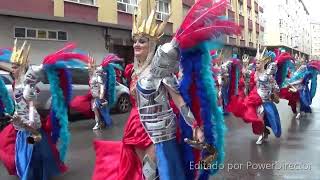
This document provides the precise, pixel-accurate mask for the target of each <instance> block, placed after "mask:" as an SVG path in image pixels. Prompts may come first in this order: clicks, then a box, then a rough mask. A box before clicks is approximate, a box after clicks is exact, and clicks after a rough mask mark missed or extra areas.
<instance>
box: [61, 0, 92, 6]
mask: <svg viewBox="0 0 320 180" xmlns="http://www.w3.org/2000/svg"><path fill="white" fill-rule="evenodd" d="M65 1H69V2H74V3H79V4H86V5H91V6H95V5H96V0H65Z"/></svg>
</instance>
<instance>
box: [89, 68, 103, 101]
mask: <svg viewBox="0 0 320 180" xmlns="http://www.w3.org/2000/svg"><path fill="white" fill-rule="evenodd" d="M89 83H90V91H91V95H92V97H94V98H98V97H99V96H100V85H101V83H103V81H102V78H101V77H100V76H99V75H98V74H97V73H96V72H95V73H94V74H93V76H92V77H91V79H90V81H89Z"/></svg>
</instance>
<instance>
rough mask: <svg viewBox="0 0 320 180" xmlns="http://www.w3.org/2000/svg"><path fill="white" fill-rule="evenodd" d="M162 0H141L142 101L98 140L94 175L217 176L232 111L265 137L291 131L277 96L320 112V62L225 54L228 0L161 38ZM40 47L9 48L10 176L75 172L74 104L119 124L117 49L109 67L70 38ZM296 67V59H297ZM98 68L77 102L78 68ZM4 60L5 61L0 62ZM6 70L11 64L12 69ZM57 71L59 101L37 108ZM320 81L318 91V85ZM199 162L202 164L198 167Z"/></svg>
mask: <svg viewBox="0 0 320 180" xmlns="http://www.w3.org/2000/svg"><path fill="white" fill-rule="evenodd" d="M154 4H155V2H154V1H153V0H140V1H139V4H138V10H137V12H136V13H134V15H133V29H132V38H133V41H134V44H133V49H134V62H133V64H129V65H127V66H126V68H125V70H124V77H125V78H126V79H127V82H128V85H129V89H130V95H131V96H130V97H131V104H132V109H131V112H130V115H129V118H128V120H127V123H126V125H125V127H124V134H123V138H122V141H104V140H95V141H94V143H93V144H94V149H95V152H96V164H95V168H94V172H93V177H92V178H93V179H95V180H106V179H110V180H111V179H112V180H113V179H120V180H128V179H133V180H140V179H146V180H154V179H165V180H166V179H176V178H178V179H209V176H210V175H213V174H215V173H216V172H217V171H218V167H219V165H220V164H222V163H223V161H224V156H225V151H224V135H225V129H226V127H225V124H224V118H223V112H229V113H233V114H234V115H235V116H236V117H239V118H242V119H243V120H244V121H245V122H246V123H252V128H253V132H254V134H257V135H259V139H258V141H257V144H261V143H263V142H264V141H265V140H266V139H267V137H268V135H269V134H270V130H269V129H268V128H271V129H272V131H273V132H274V134H275V136H276V137H280V135H281V123H280V117H279V114H278V111H277V108H276V106H275V104H274V103H278V102H279V98H283V99H287V100H288V101H289V105H290V106H291V108H292V111H293V112H294V113H296V114H297V115H296V117H297V118H300V117H301V115H302V114H301V113H302V112H311V108H310V105H311V101H312V98H313V97H314V95H315V92H316V82H317V79H316V78H317V74H318V73H319V71H320V63H319V62H318V61H310V62H308V63H307V62H306V61H302V60H297V59H294V58H292V57H291V55H290V54H289V53H286V52H283V51H281V50H275V52H272V51H266V50H264V51H263V52H262V53H260V51H259V49H258V51H257V55H256V58H253V59H250V58H249V56H244V57H243V58H242V60H239V59H237V55H233V56H232V58H230V59H226V58H224V57H223V53H221V52H222V49H223V47H222V43H221V40H220V37H221V36H223V35H239V34H240V33H241V29H240V28H239V26H237V25H236V24H235V23H234V22H231V21H229V20H227V19H226V18H225V17H223V15H224V13H225V11H226V9H227V7H228V2H227V1H226V0H221V1H219V2H213V1H212V0H199V1H197V2H196V3H195V4H194V5H193V6H192V7H191V9H190V10H189V12H188V14H187V15H186V17H185V19H184V20H183V22H182V24H181V26H180V27H179V28H178V30H177V31H176V33H175V34H174V37H173V38H172V40H171V41H170V42H169V43H165V44H163V45H158V40H159V39H160V38H161V36H162V35H163V34H164V30H165V26H166V23H167V20H165V21H163V22H162V23H161V24H157V21H156V7H154V6H153V5H154ZM29 51H30V45H27V43H26V42H24V43H23V45H22V46H21V47H20V48H18V46H17V41H15V43H14V47H13V48H12V49H1V50H0V61H1V62H2V63H8V64H11V68H9V71H10V72H11V75H12V77H13V79H14V82H13V85H12V94H10V93H9V92H10V91H9V90H8V89H7V87H6V86H5V84H4V82H3V81H2V79H0V91H1V92H0V118H1V120H2V121H6V120H7V121H8V122H10V123H9V124H8V125H7V126H6V127H5V128H4V129H3V130H2V131H1V132H0V160H1V161H2V162H3V164H4V165H5V167H6V168H7V170H8V172H9V174H10V175H17V176H18V177H19V178H20V179H22V180H38V179H39V180H46V179H50V178H51V177H52V176H57V175H59V174H61V173H63V172H65V171H66V170H67V167H66V165H65V160H66V154H67V150H68V145H69V143H70V132H69V130H68V108H69V107H71V108H73V109H75V110H78V111H79V112H82V113H84V114H85V115H87V116H88V117H93V118H94V119H95V122H96V124H95V126H94V127H93V129H94V130H100V129H101V128H102V127H103V126H112V120H111V117H110V114H109V110H110V108H111V107H112V106H113V105H114V103H115V101H116V100H115V94H116V93H115V86H116V74H117V72H118V71H119V70H121V67H120V66H119V65H118V64H117V63H115V62H117V61H119V60H120V58H119V57H118V56H116V55H114V54H108V55H107V56H106V57H105V58H104V59H103V60H102V63H101V64H100V65H96V63H95V62H96V61H95V60H94V58H92V57H91V56H89V55H88V54H87V53H83V51H79V50H78V49H76V45H75V44H68V45H67V46H65V47H64V48H63V49H61V50H59V51H57V52H55V53H53V54H50V55H48V56H46V57H45V58H44V60H43V62H42V64H41V65H39V66H30V65H29V59H28V55H29ZM295 65H296V66H295ZM75 67H76V68H82V69H83V71H88V74H89V79H88V85H89V86H90V91H89V92H88V94H86V95H84V96H78V97H75V98H73V100H72V98H71V97H72V85H71V84H72V78H71V71H70V68H75ZM0 68H1V66H0ZM2 69H4V67H2ZM44 78H47V79H48V81H49V84H50V92H51V94H52V100H51V109H50V113H49V115H48V116H47V117H45V118H42V117H41V116H40V115H39V114H38V112H37V110H36V104H37V96H38V94H39V93H41V92H40V91H39V88H38V87H37V83H38V82H40V81H42V80H43V79H44ZM309 82H311V88H310V89H309V85H308V83H309ZM190 163H199V164H201V168H199V169H196V168H190Z"/></svg>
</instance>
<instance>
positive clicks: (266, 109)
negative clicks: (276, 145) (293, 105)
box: [243, 50, 281, 144]
mask: <svg viewBox="0 0 320 180" xmlns="http://www.w3.org/2000/svg"><path fill="white" fill-rule="evenodd" d="M257 57H259V58H258V59H257V60H256V71H255V74H254V82H255V86H254V87H253V89H252V90H251V91H250V93H249V95H248V96H247V97H246V98H245V112H244V114H243V120H244V121H245V122H247V123H252V128H253V133H254V134H258V135H260V136H259V138H258V140H257V142H256V144H262V143H263V142H264V141H265V140H266V139H267V137H268V135H269V134H270V131H269V129H268V128H267V127H270V128H271V129H272V130H273V133H274V134H275V136H276V137H280V136H281V124H280V117H279V113H278V110H277V108H276V106H275V104H274V102H276V103H278V101H279V100H278V98H277V97H278V96H277V94H279V87H278V85H277V82H276V80H275V78H274V76H275V74H276V71H277V65H276V63H275V62H272V59H273V53H271V52H267V53H265V50H264V51H263V52H262V54H261V56H260V55H259V54H258V55H257Z"/></svg>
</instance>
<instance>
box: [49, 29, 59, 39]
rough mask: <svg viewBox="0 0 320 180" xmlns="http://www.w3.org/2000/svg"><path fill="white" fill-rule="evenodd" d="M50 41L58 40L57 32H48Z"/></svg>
mask: <svg viewBox="0 0 320 180" xmlns="http://www.w3.org/2000/svg"><path fill="white" fill-rule="evenodd" d="M48 39H57V32H56V31H48Z"/></svg>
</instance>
